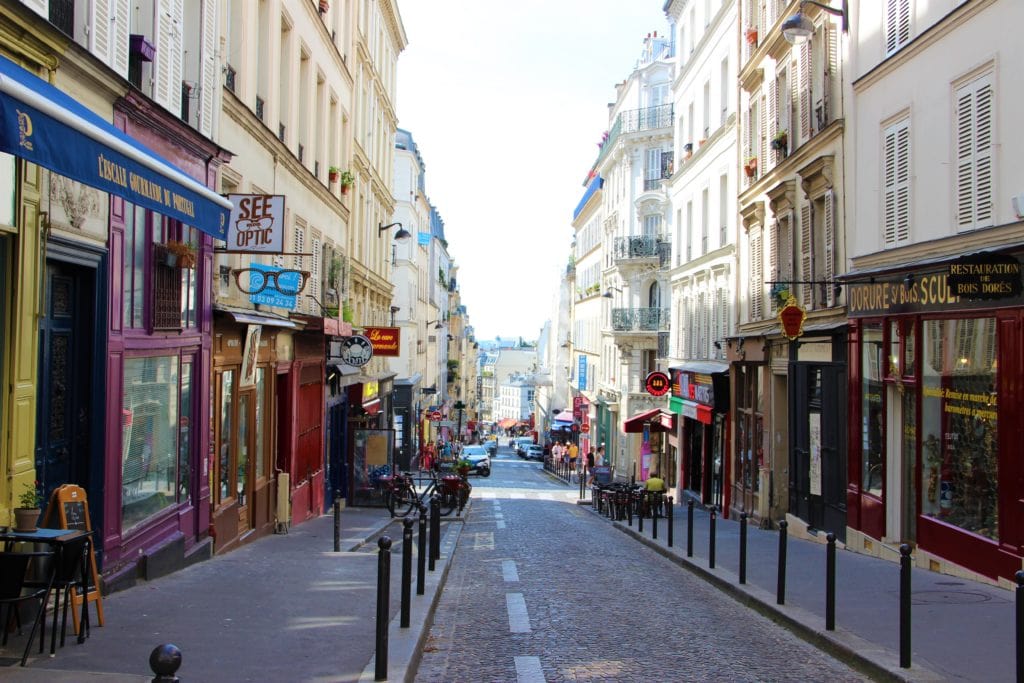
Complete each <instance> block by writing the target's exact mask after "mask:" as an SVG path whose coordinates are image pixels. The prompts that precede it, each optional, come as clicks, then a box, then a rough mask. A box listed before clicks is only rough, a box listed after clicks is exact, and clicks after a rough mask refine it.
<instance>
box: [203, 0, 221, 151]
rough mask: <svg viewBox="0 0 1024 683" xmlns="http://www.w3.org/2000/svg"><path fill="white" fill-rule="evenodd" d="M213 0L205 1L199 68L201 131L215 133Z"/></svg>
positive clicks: (215, 74)
mask: <svg viewBox="0 0 1024 683" xmlns="http://www.w3.org/2000/svg"><path fill="white" fill-rule="evenodd" d="M216 9H217V7H216V3H214V2H213V0H205V1H204V2H203V48H202V52H203V54H202V55H201V56H200V59H201V60H202V62H201V66H200V69H199V132H200V133H202V134H203V135H206V136H207V137H210V136H211V135H212V134H213V111H214V106H215V104H216V102H215V99H216V93H217V11H216Z"/></svg>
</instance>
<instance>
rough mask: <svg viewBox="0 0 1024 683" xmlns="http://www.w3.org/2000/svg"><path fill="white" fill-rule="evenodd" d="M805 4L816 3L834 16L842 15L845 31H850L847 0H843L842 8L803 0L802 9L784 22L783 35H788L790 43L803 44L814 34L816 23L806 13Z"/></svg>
mask: <svg viewBox="0 0 1024 683" xmlns="http://www.w3.org/2000/svg"><path fill="white" fill-rule="evenodd" d="M804 5H814V6H815V7H820V8H821V9H822V11H825V12H828V13H829V14H831V15H833V16H837V17H841V18H842V20H843V33H847V32H849V30H850V12H849V9H850V8H849V4H848V2H847V0H843V6H842V7H840V8H835V7H830V6H828V5H825V4H822V3H820V2H815V1H814V0H802V2H801V3H800V9H798V10H797V11H796V14H794V15H793V16H791V17H789V18H788V19H786V20H785V21H784V22H782V35H784V36H785V37H786V40H788V41H789V42H790V44H792V45H801V44H803V43H806V42H807V41H809V40H810V39H811V36H813V35H814V24H813V23H812V22H811V20H810V19H808V18H807V15H805V14H804Z"/></svg>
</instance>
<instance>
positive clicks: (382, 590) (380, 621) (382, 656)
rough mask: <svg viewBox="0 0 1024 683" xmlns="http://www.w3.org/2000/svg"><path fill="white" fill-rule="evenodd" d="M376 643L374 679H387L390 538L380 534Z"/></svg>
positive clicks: (378, 543) (378, 542)
mask: <svg viewBox="0 0 1024 683" xmlns="http://www.w3.org/2000/svg"><path fill="white" fill-rule="evenodd" d="M377 547H378V548H380V552H379V553H378V554H377V643H376V647H375V666H374V678H373V680H375V681H386V680H388V607H389V606H390V604H391V539H390V538H389V537H387V536H381V537H380V540H379V541H377Z"/></svg>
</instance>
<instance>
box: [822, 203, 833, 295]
mask: <svg viewBox="0 0 1024 683" xmlns="http://www.w3.org/2000/svg"><path fill="white" fill-rule="evenodd" d="M822 231H823V232H824V233H825V235H824V237H825V268H824V270H825V272H824V273H822V279H823V280H824V281H825V282H828V283H831V282H832V278H834V277H835V275H836V198H835V193H834V192H833V191H832V190H826V191H825V215H824V217H823V220H822ZM825 301H826V302H827V304H828V305H829V306H834V305H835V296H834V294H833V291H832V287H830V286H826V289H825Z"/></svg>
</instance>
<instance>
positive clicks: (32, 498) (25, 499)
mask: <svg viewBox="0 0 1024 683" xmlns="http://www.w3.org/2000/svg"><path fill="white" fill-rule="evenodd" d="M39 486H40V485H39V482H38V481H36V482H33V483H32V484H26V485H25V492H24V493H22V494H21V495H20V496H18V507H16V508H14V530H15V531H35V530H36V522H38V521H39V511H40V510H41V509H42V507H43V503H44V502H45V499H44V498H43V494H42V493H40V492H39Z"/></svg>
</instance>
